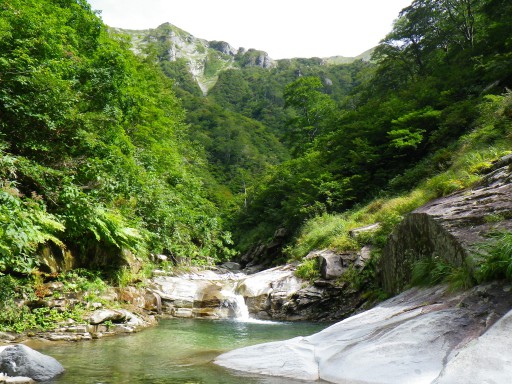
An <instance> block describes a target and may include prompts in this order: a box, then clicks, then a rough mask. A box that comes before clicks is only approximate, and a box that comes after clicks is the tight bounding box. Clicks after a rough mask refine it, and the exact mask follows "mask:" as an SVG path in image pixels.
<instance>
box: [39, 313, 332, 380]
mask: <svg viewBox="0 0 512 384" xmlns="http://www.w3.org/2000/svg"><path fill="white" fill-rule="evenodd" d="M325 327H326V325H325V324H324V325H322V324H313V323H270V322H263V323H257V322H256V323H245V322H237V321H214V320H192V319H190V320H188V319H172V320H162V321H161V322H160V324H159V325H158V326H157V327H154V328H150V329H146V330H144V331H142V332H139V333H137V334H133V335H129V336H117V337H111V338H105V339H100V340H92V341H85V342H78V343H51V344H48V343H42V344H38V345H32V344H31V346H32V347H33V348H35V349H37V350H39V351H40V352H42V353H45V354H47V355H50V356H53V357H55V358H56V359H57V360H58V361H59V362H60V363H61V364H62V365H63V366H64V367H65V369H66V372H65V373H64V374H63V375H62V376H60V377H58V378H57V379H55V380H54V381H52V382H51V383H52V384H53V383H54V384H62V383H66V384H86V383H87V384H125V383H126V384H128V383H130V384H142V383H144V384H146V383H147V384H149V383H152V384H164V383H165V384H168V383H173V384H174V383H179V384H234V383H243V384H256V383H257V384H291V383H297V382H298V381H297V380H289V379H282V378H272V377H266V376H257V375H251V374H243V373H240V372H235V371H231V370H228V369H225V368H222V367H218V366H216V365H215V364H213V363H212V360H213V359H214V358H215V357H216V356H218V355H219V354H221V353H223V352H226V351H229V350H232V349H235V348H239V347H243V346H247V345H252V344H257V343H262V342H267V341H273V340H284V339H289V338H292V337H295V336H307V335H310V334H312V333H315V332H318V331H320V330H321V329H323V328H325ZM301 383H305V381H301ZM315 383H318V382H315Z"/></svg>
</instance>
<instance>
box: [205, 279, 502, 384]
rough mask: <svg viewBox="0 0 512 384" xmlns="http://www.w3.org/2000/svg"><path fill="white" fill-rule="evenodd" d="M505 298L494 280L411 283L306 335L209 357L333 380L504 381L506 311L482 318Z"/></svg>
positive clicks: (261, 370)
mask: <svg viewBox="0 0 512 384" xmlns="http://www.w3.org/2000/svg"><path fill="white" fill-rule="evenodd" d="M511 304H512V294H511V293H510V291H509V290H508V291H507V290H505V289H503V287H500V286H499V284H489V285H486V286H483V287H477V288H475V289H472V290H470V291H468V292H464V293H449V292H447V290H446V287H432V288H428V289H418V288H415V289H412V290H409V291H406V292H404V293H402V294H401V295H399V296H397V297H395V298H393V299H390V300H388V301H386V302H384V303H382V304H380V305H378V306H377V307H375V308H373V309H371V310H369V311H367V312H363V313H360V314H358V315H356V316H353V317H350V318H348V319H345V320H344V321H342V322H339V323H337V324H334V325H332V326H330V327H328V328H326V329H325V330H323V331H321V332H319V333H316V334H314V335H311V336H308V337H296V338H294V339H290V340H286V341H278V342H272V343H265V344H259V345H254V346H250V347H245V348H242V349H237V350H234V351H231V352H228V353H225V354H223V355H220V356H219V357H217V358H216V360H215V363H216V364H218V365H221V366H224V367H227V368H230V369H236V370H239V371H245V372H251V373H258V374H265V375H272V376H283V377H289V378H292V379H297V380H311V381H313V380H319V379H321V380H325V381H328V382H333V383H380V384H410V383H413V382H414V383H422V384H429V383H432V382H434V380H436V379H437V378H438V377H439V380H440V381H439V384H441V383H443V384H445V383H450V384H452V383H455V384H459V383H461V384H462V383H464V384H467V383H471V384H480V383H508V382H509V381H510V377H511V375H512V364H511V361H512V352H511V347H512V343H511V340H510V337H509V336H508V335H510V332H511V330H512V312H509V314H508V315H507V316H505V317H504V318H503V319H502V320H500V321H499V322H497V323H496V324H495V326H494V325H493V324H494V323H493V322H492V321H482V320H483V319H484V318H485V317H486V316H488V314H489V313H490V312H493V311H496V318H499V317H501V316H502V315H503V314H504V313H507V311H508V310H509V309H510V305H511ZM487 329H488V331H487V332H485V331H486V330H487ZM482 334H483V336H480V335H482ZM471 340H473V342H471ZM468 342H469V343H468ZM458 351H460V352H459V354H458V355H457V352H458ZM440 374H441V376H439V375H440ZM436 383H437V382H436Z"/></svg>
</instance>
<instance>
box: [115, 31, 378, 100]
mask: <svg viewBox="0 0 512 384" xmlns="http://www.w3.org/2000/svg"><path fill="white" fill-rule="evenodd" d="M112 30H113V31H115V32H118V33H122V34H126V35H129V36H130V37H131V39H132V50H133V51H134V52H135V53H136V54H139V55H140V54H143V55H150V54H151V52H152V51H153V53H154V52H155V51H159V52H160V54H156V56H157V57H156V59H157V60H159V61H170V62H176V61H179V60H184V61H185V63H186V65H187V67H188V69H189V72H190V73H191V74H192V76H193V78H194V80H195V81H196V82H197V84H198V86H199V88H200V89H201V91H202V93H203V95H206V94H207V93H208V92H209V91H210V90H211V89H212V87H213V86H214V85H215V84H216V82H217V80H218V76H219V73H220V72H222V71H224V70H227V69H236V68H246V67H261V68H264V69H272V68H276V67H278V66H279V65H280V63H289V62H290V61H297V60H304V59H319V62H320V65H338V64H350V63H353V62H354V61H357V60H363V61H370V57H371V54H372V52H373V50H374V48H371V49H369V50H367V51H365V52H363V53H362V54H360V55H358V56H355V57H346V56H332V57H326V58H317V57H313V58H301V57H294V58H287V59H279V60H274V59H272V58H271V57H270V56H269V55H268V53H267V52H266V51H263V50H259V49H254V48H249V49H246V48H244V47H238V48H235V47H233V46H232V45H231V44H230V43H228V42H226V41H222V40H210V41H209V40H206V39H202V38H198V37H196V36H194V35H192V34H191V33H189V32H187V31H185V30H183V29H181V28H179V27H177V26H175V25H174V24H171V23H169V22H167V23H163V24H161V25H159V26H158V27H156V28H150V29H143V30H134V29H122V28H112Z"/></svg>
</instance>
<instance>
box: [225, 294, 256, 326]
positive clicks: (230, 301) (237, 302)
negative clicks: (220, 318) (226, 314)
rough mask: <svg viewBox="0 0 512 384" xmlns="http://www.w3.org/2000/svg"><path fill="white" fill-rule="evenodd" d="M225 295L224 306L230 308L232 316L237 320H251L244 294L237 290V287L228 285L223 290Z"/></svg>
mask: <svg viewBox="0 0 512 384" xmlns="http://www.w3.org/2000/svg"><path fill="white" fill-rule="evenodd" d="M221 294H222V295H223V296H224V301H223V303H222V306H224V307H227V308H229V309H230V317H231V318H233V319H235V320H237V321H250V319H251V317H250V314H249V308H248V307H247V304H245V299H244V297H243V296H242V295H240V294H238V293H236V292H235V287H226V288H224V289H223V290H222V291H221Z"/></svg>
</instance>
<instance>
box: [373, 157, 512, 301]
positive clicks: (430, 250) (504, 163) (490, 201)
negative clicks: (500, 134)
mask: <svg viewBox="0 0 512 384" xmlns="http://www.w3.org/2000/svg"><path fill="white" fill-rule="evenodd" d="M511 165H512V155H508V156H506V157H503V158H502V159H500V160H499V161H497V162H496V163H495V164H494V166H493V167H491V169H490V170H489V173H488V174H487V175H486V176H485V177H484V179H483V180H482V182H481V183H480V184H479V185H476V186H474V187H473V188H471V189H467V190H463V191H460V192H457V193H454V194H452V195H449V196H445V197H442V198H439V199H435V200H433V201H431V202H429V203H428V204H425V205H424V206H422V207H420V208H418V209H416V210H415V211H413V212H412V213H410V214H409V215H407V216H406V217H405V218H404V220H403V221H402V222H401V223H400V224H399V225H398V226H397V228H395V230H394V231H393V234H392V235H391V236H390V238H389V239H388V242H387V244H386V246H385V248H384V250H383V255H382V258H381V259H380V264H381V265H380V267H381V269H382V282H383V285H384V288H385V289H386V290H387V291H389V292H400V291H401V290H402V289H403V288H404V286H405V285H406V284H407V283H408V282H409V281H410V279H411V271H412V268H413V265H414V263H415V262H416V261H418V260H425V259H429V258H434V257H437V258H439V259H441V260H444V261H445V262H447V263H448V264H451V265H456V266H460V265H463V263H464V261H465V260H466V258H467V257H468V255H470V254H472V253H473V252H474V251H475V247H477V246H478V244H479V243H481V242H482V241H484V240H486V235H487V234H489V233H492V232H496V231H512V198H511V196H512V167H511Z"/></svg>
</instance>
